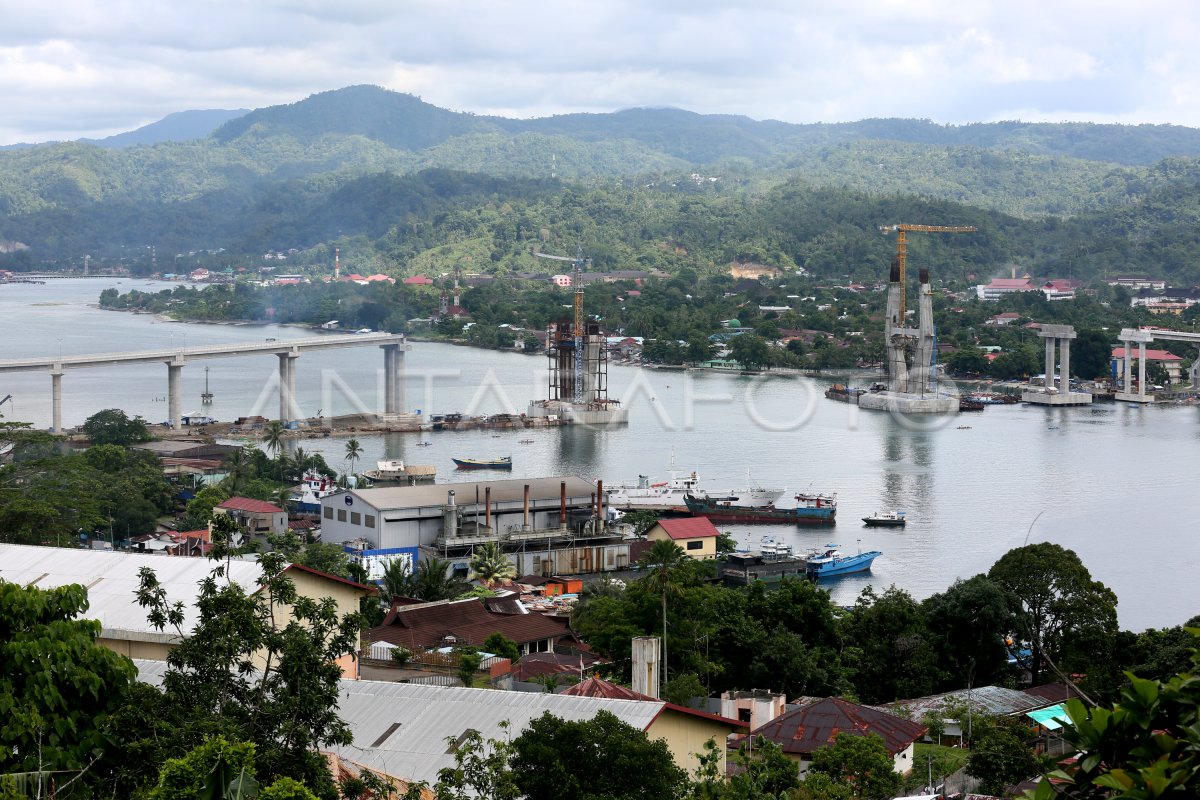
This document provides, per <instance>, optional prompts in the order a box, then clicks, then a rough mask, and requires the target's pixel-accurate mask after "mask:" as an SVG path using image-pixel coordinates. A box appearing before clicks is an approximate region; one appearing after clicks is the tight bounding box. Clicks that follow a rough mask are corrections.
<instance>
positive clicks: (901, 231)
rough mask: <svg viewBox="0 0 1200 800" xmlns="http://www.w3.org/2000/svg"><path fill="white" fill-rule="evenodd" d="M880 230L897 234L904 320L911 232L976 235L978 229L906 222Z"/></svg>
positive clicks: (901, 316)
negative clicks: (905, 275)
mask: <svg viewBox="0 0 1200 800" xmlns="http://www.w3.org/2000/svg"><path fill="white" fill-rule="evenodd" d="M879 230H880V231H882V232H883V233H884V235H887V234H889V233H892V232H893V231H895V233H896V263H897V264H899V265H900V285H901V286H902V287H904V290H903V291H902V292H901V293H900V319H901V321H903V320H904V313H905V306H906V303H905V296H906V295H907V294H908V284H907V283H905V282H904V264H905V261H906V260H907V258H908V238H907V234H908V232H909V231H917V232H919V233H974V232H975V231H977V230H979V229H978V228H975V227H972V226H970V225H911V224H909V223H906V222H901V223H900V224H898V225H880V226H879Z"/></svg>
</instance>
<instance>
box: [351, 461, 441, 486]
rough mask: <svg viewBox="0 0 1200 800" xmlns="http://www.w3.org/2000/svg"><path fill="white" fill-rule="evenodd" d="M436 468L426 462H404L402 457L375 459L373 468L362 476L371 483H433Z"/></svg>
mask: <svg viewBox="0 0 1200 800" xmlns="http://www.w3.org/2000/svg"><path fill="white" fill-rule="evenodd" d="M435 474H436V468H435V467H433V466H432V465H426V464H405V463H404V461H403V460H402V459H399V458H389V459H386V460H384V461H376V462H375V469H369V470H367V471H366V472H364V473H363V477H365V478H366V479H367V480H369V481H371V483H381V484H389V483H396V484H404V485H410V484H417V483H433V479H434V476H435Z"/></svg>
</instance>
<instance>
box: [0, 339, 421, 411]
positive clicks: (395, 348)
mask: <svg viewBox="0 0 1200 800" xmlns="http://www.w3.org/2000/svg"><path fill="white" fill-rule="evenodd" d="M369 346H376V347H380V348H382V349H383V371H384V409H383V413H385V414H398V413H400V411H401V410H402V408H403V406H404V384H403V381H402V376H403V373H404V353H405V351H406V350H409V349H411V348H410V347H409V345H408V344H407V342H406V341H405V338H404V336H403V334H398V333H354V334H344V335H330V336H311V337H306V338H303V339H280V340H276V339H266V340H264V341H261V342H246V343H241V344H217V345H201V346H199V347H172V348H163V349H157V350H136V351H130V352H116V353H90V354H84V355H74V356H50V357H45V356H41V357H36V358H13V359H4V360H0V372H31V371H38V370H47V371H48V372H49V373H50V395H51V403H52V412H51V418H52V421H53V427H52V428H51V429H52V430H54V431H61V430H62V378H63V375H64V374H65V373H66V371H67V370H68V369H95V368H100V367H109V366H114V365H117V364H152V363H156V362H161V363H163V364H166V365H167V395H168V405H169V409H170V422H171V427H173V428H178V427H179V423H180V420H181V417H182V412H181V410H180V409H181V407H182V395H181V388H180V385H181V377H182V372H183V368H184V366H186V365H187V363H188V361H189V360H201V359H206V358H236V357H239V356H251V355H256V354H266V355H274V356H277V357H278V358H279V421H280V422H284V423H287V422H289V421H291V419H293V418H294V417H295V416H296V415H297V411H296V405H295V396H296V364H295V362H296V359H297V358H299V357H300V354H301V353H303V352H305V351H308V350H330V349H337V348H345V347H369Z"/></svg>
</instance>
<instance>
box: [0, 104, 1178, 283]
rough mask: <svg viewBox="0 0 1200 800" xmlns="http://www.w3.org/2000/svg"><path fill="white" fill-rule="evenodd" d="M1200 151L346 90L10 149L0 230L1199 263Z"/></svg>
mask: <svg viewBox="0 0 1200 800" xmlns="http://www.w3.org/2000/svg"><path fill="white" fill-rule="evenodd" d="M228 113H234V112H228ZM1197 156H1200V131H1198V130H1194V129H1190V128H1182V127H1177V126H1150V125H1143V126H1117V125H1091V124H1083V123H1064V124H1057V125H1055V124H1027V123H1017V122H1011V123H992V124H979V125H965V126H942V125H936V124H933V123H931V122H928V121H922V120H865V121H862V122H856V123H841V124H828V125H827V124H812V125H793V124H788V123H781V122H773V121H765V122H759V121H754V120H750V119H748V118H745V117H736V116H725V115H699V114H693V113H691V112H687V111H681V110H678V109H633V110H627V111H620V112H616V113H612V114H570V115H562V116H556V117H549V118H544V119H535V120H513V119H504V118H500V117H488V116H477V115H473V114H468V113H461V112H453V111H448V110H445V109H440V108H437V107H435V106H432V105H430V104H428V103H424V102H422V101H421V100H419V99H418V98H415V97H412V96H410V95H403V94H398V93H394V92H388V91H385V90H382V89H378V88H375V87H367V86H358V87H350V88H347V89H342V90H337V91H332V92H325V93H322V94H318V95H314V96H313V97H310V98H308V99H306V100H303V101H301V102H298V103H294V104H291V105H286V106H275V107H271V108H265V109H259V110H256V111H252V112H249V113H246V114H242V115H240V116H237V117H236V118H234V119H231V120H229V121H227V122H225V123H224V124H223V125H221V126H220V127H219V128H217V129H216V131H215V132H213V134H212V135H211V136H208V137H205V138H200V139H192V140H189V141H164V142H158V143H156V144H148V145H139V146H134V147H123V148H119V149H111V148H101V147H97V146H95V145H93V144H87V143H81V142H75V143H61V144H50V145H40V146H35V147H29V148H22V149H13V150H5V151H3V152H0V240H8V241H12V242H21V243H24V244H27V245H28V246H29V249H28V250H24V249H17V250H16V252H15V253H9V254H7V255H4V256H0V267H5V266H8V267H10V268H11V267H17V268H27V267H31V266H35V265H45V264H47V263H53V262H58V263H59V264H60V265H62V264H68V265H69V263H70V262H72V261H73V260H74V261H78V259H80V258H81V257H82V255H83V254H84V253H88V254H90V255H92V257H93V259H96V260H95V261H93V263H98V262H99V261H103V260H104V259H117V258H124V259H125V260H126V262H127V263H128V264H131V265H133V266H134V267H135V268H142V269H147V268H148V267H149V260H148V258H145V252H146V251H147V248H148V247H150V246H153V247H155V248H156V249H157V250H158V252H159V253H162V254H171V255H173V254H175V253H183V254H187V253H189V252H192V251H198V250H223V252H225V253H227V254H228V255H227V256H225V258H227V259H228V258H234V257H244V256H249V255H254V256H259V255H261V254H262V253H264V252H267V251H269V250H280V251H282V250H296V251H299V252H298V253H295V254H294V255H293V259H294V261H297V262H299V263H301V264H303V263H316V262H321V263H325V262H327V260H328V258H329V255H330V253H331V250H332V247H333V246H334V245H335V242H336V243H338V244H340V246H341V247H342V249H343V253H344V258H348V259H350V260H351V261H350V263H351V266H352V267H353V263H354V261H355V260H358V261H359V262H361V264H362V266H363V268H364V269H366V268H371V269H372V270H383V271H391V272H396V273H407V272H413V271H419V270H421V269H435V268H440V269H443V270H444V269H446V268H449V267H451V266H463V265H467V266H468V267H469V268H470V269H475V270H484V271H496V272H503V271H505V270H510V269H526V268H533V265H534V264H536V263H537V262H536V261H534V259H533V258H532V256H531V255H530V253H531V251H532V250H533V248H534V247H535V246H538V247H542V248H545V249H552V248H556V247H557V248H560V249H563V250H564V251H565V250H568V249H569V250H570V251H573V250H574V248H575V247H576V246H577V245H578V246H582V247H584V248H585V249H587V250H588V252H589V253H590V254H592V255H593V257H594V258H595V259H596V261H597V263H598V264H609V265H611V266H613V267H614V268H616V267H626V268H638V266H639V265H643V266H655V267H657V268H662V269H667V270H678V269H683V268H689V269H699V270H706V269H710V270H711V269H714V268H723V267H724V265H725V264H727V263H728V262H729V261H732V260H738V259H740V260H755V261H762V262H764V263H768V264H772V265H775V266H779V267H782V268H794V267H798V266H803V267H806V268H807V269H809V270H810V271H812V272H814V273H815V274H818V275H821V274H834V273H836V274H854V275H864V276H865V275H870V274H874V273H876V272H878V271H879V270H880V269H881V267H880V259H881V258H882V259H886V253H887V250H888V247H889V246H890V245H889V244H888V241H887V240H884V239H883V237H881V236H880V235H879V233H878V230H877V227H878V225H880V224H886V223H890V222H899V221H908V222H914V221H917V222H928V223H933V224H974V225H976V226H977V227H979V228H980V230H981V233H980V234H978V235H975V236H972V237H970V241H969V242H968V241H965V239H966V237H962V238H960V239H956V240H955V241H954V244H953V247H947V243H945V242H938V241H934V240H932V239H930V241H929V242H928V243H927V244H921V245H918V247H927V248H928V249H929V253H930V258H932V259H933V260H934V265H935V266H936V267H939V268H941V270H942V274H943V275H945V276H946V277H960V278H966V276H968V275H972V274H984V275H986V274H998V273H999V272H1000V271H1002V270H1005V269H1007V268H1008V265H1009V264H1010V263H1016V264H1017V265H1018V266H1020V267H1021V268H1022V269H1025V270H1029V271H1032V272H1034V273H1036V274H1051V273H1054V274H1059V275H1071V276H1075V277H1083V278H1087V277H1091V276H1094V275H1097V274H1100V273H1103V272H1106V271H1133V270H1138V271H1147V272H1152V273H1154V274H1163V275H1167V276H1169V277H1172V278H1173V279H1176V280H1195V279H1196V278H1197V277H1200V271H1198V268H1197V266H1196V265H1197V264H1200V244H1198V243H1197V242H1196V241H1195V239H1196V237H1195V236H1194V235H1192V233H1191V231H1192V230H1194V225H1195V224H1196V222H1198V221H1200V192H1198V191H1197V189H1198V186H1197V182H1198V179H1200V159H1198V158H1197ZM9 249H12V248H9ZM942 253H944V256H942V255H939V254H942ZM139 258H141V259H144V260H145V262H146V263H145V264H140V263H139Z"/></svg>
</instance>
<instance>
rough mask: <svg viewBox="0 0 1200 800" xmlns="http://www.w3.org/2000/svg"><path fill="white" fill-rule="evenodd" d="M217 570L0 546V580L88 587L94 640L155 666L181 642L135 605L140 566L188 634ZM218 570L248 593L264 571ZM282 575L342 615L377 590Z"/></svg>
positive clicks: (245, 563)
mask: <svg viewBox="0 0 1200 800" xmlns="http://www.w3.org/2000/svg"><path fill="white" fill-rule="evenodd" d="M164 549H165V548H164ZM214 566H215V565H214V564H213V563H212V562H210V561H209V560H208V559H205V558H169V557H167V556H164V555H161V554H160V555H151V554H143V553H119V552H112V551H105V550H79V549H67V548H60V547H34V546H31V545H18V544H0V580H5V581H9V582H10V583H19V584H21V585H23V586H37V587H38V588H40V589H50V588H54V587H56V586H65V585H67V584H71V583H78V584H80V585H83V586H86V587H87V590H88V602H89V606H88V610H87V611H86V612H84V613H83V614H82V615H81V616H83V617H84V618H86V619H94V620H98V621H99V622H100V636H99V638H98V639H97V643H98V644H100V645H102V646H104V647H107V648H108V649H110V650H113V651H115V652H117V653H121V654H122V655H126V656H129V657H130V658H139V659H149V660H152V661H164V660H166V657H167V654H168V653H169V652H170V651H171V649H172V648H174V647H175V645H177V644H178V643H179V641H180V639H179V636H178V634H177V633H176V632H175V631H174V630H173V629H171V628H168V629H166V630H159V629H158V628H156V627H154V626H153V625H151V624H150V622H149V620H148V619H147V616H146V615H147V610H146V609H145V608H143V607H142V606H141V605H139V604H138V601H137V589H138V587H139V585H140V583H141V574H140V571H141V570H142V568H144V567H149V568H150V569H152V570H154V572H155V574H156V575H157V576H158V580H159V582H160V583H161V584H162V587H163V589H164V590H165V591H166V594H167V598H168V599H169V600H171V601H172V602H174V601H179V602H180V603H181V604H182V608H183V622H182V624H181V625H180V626H179V628H180V630H181V631H182V632H183V633H184V634H185V635H186V634H188V633H191V631H192V630H193V629H194V628H195V627H196V623H197V621H198V612H197V609H196V600H197V597H198V596H199V592H200V582H201V581H202V580H204V579H205V578H207V577H208V576H209V575H210V574H211V573H212V570H213V568H214ZM223 566H224V567H225V577H226V579H228V580H230V581H232V582H233V583H236V584H238V585H239V586H241V587H242V588H243V589H244V590H246V592H248V593H250V594H254V593H256V592H258V591H260V589H261V584H260V579H261V577H262V569H261V567H259V564H258V561H257V560H251V559H243V558H235V559H232V560H230V561H228V562H225V563H224V564H223ZM284 572H285V574H286V575H287V576H288V577H289V578H291V579H292V581H293V583H294V584H295V587H296V592H297V594H298V595H299V596H301V597H307V598H310V599H313V600H319V599H321V598H324V597H329V598H332V599H333V600H334V602H335V603H336V605H337V609H338V613H339V614H342V615H345V614H350V613H353V612H357V611H358V609H359V601H360V599H361V598H362V597H364V596H365V595H366V594H368V593H371V592H373V591H375V590H374V588H373V587H367V586H363V585H362V584H358V583H354V582H353V581H348V580H346V579H344V578H339V577H337V576H335V575H327V574H325V573H323V572H318V571H317V570H313V569H309V568H308V567H304V566H302V565H300V564H291V565H289V566H288V567H286V568H285V570H284ZM274 611H275V613H276V614H277V615H278V618H280V619H282V618H283V617H284V616H285V615H290V609H289V608H288V607H286V606H279V607H276V609H275V610H274ZM338 663H339V664H340V665H341V667H342V671H343V674H344V675H348V676H355V675H357V662H356V661H355V660H354V657H353V654H352V653H348V654H346V656H344V657H343V658H341V659H339V660H338Z"/></svg>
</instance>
